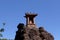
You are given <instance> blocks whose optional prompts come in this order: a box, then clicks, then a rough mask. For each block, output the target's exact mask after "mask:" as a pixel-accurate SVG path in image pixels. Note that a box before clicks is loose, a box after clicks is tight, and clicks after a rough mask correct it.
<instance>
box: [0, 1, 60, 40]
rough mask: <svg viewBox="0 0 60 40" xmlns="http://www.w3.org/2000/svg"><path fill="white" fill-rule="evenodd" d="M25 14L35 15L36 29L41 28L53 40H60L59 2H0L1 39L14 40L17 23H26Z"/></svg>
mask: <svg viewBox="0 0 60 40" xmlns="http://www.w3.org/2000/svg"><path fill="white" fill-rule="evenodd" d="M26 12H32V13H37V14H38V16H37V17H36V18H35V23H36V25H37V27H40V26H43V27H44V28H45V30H47V31H48V32H49V33H51V34H52V35H53V36H54V38H55V40H60V38H59V37H60V32H59V29H60V0H0V28H2V27H3V25H2V23H3V22H5V23H6V25H5V26H4V27H3V28H5V31H4V32H3V33H2V34H3V38H8V39H9V38H10V39H14V38H15V34H16V31H17V25H18V24H19V23H24V24H25V23H26V22H25V20H26V19H25V18H24V17H23V16H24V15H25V13H26Z"/></svg>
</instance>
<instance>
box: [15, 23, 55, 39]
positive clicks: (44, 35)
mask: <svg viewBox="0 0 60 40" xmlns="http://www.w3.org/2000/svg"><path fill="white" fill-rule="evenodd" d="M17 28H18V31H17V32H16V36H15V40H54V37H53V36H52V35H51V34H50V33H48V32H47V31H46V30H44V28H43V27H40V28H29V27H26V26H25V25H24V24H23V23H20V24H19V25H18V26H17Z"/></svg>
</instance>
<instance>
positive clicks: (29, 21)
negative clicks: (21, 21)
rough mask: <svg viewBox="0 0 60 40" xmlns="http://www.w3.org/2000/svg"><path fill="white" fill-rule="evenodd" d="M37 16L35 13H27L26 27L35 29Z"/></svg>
mask: <svg viewBox="0 0 60 40" xmlns="http://www.w3.org/2000/svg"><path fill="white" fill-rule="evenodd" d="M36 16H37V14H34V13H25V16H24V17H25V18H26V26H27V27H35V26H36V25H35V22H34V18H35V17H36Z"/></svg>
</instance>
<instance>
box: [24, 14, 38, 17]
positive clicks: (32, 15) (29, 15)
mask: <svg viewBox="0 0 60 40" xmlns="http://www.w3.org/2000/svg"><path fill="white" fill-rule="evenodd" d="M35 16H37V14H35V13H25V16H24V17H35Z"/></svg>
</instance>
